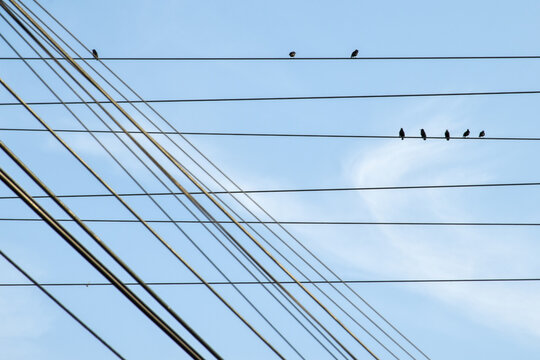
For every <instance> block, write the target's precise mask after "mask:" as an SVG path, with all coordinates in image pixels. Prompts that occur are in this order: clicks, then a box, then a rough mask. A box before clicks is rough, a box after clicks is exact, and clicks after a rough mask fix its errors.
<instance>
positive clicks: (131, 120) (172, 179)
mask: <svg viewBox="0 0 540 360" xmlns="http://www.w3.org/2000/svg"><path fill="white" fill-rule="evenodd" d="M10 2H11V3H12V4H13V5H14V6H16V7H17V8H18V10H19V11H20V12H21V13H23V14H24V16H25V17H26V18H27V19H28V20H29V21H30V22H32V24H33V25H34V26H35V27H36V28H37V29H39V31H40V32H41V33H42V34H43V35H45V36H46V37H47V38H48V39H49V41H51V42H52V43H53V44H54V46H55V48H56V49H58V50H59V51H60V52H61V53H62V55H63V56H64V57H66V58H67V59H69V63H70V64H71V65H72V66H73V67H74V68H75V69H76V70H77V71H78V72H79V73H80V75H82V76H83V77H84V78H85V79H86V80H88V81H89V82H90V83H91V84H92V85H93V86H94V87H95V88H96V89H97V90H99V91H100V92H101V93H102V94H103V95H104V96H105V97H106V98H107V99H108V100H109V101H110V102H112V103H113V104H114V106H115V107H116V108H117V109H118V110H119V111H120V112H121V113H122V115H124V116H125V117H126V118H127V119H128V120H129V121H130V122H131V123H132V124H133V125H134V126H135V127H137V128H138V129H139V130H140V131H141V132H143V134H144V135H145V137H146V138H147V139H148V140H149V141H150V142H151V143H152V144H153V145H154V146H155V147H156V148H157V149H158V150H159V151H160V152H161V153H162V154H163V155H164V156H165V157H166V158H168V159H169V160H170V162H171V163H172V165H174V166H175V167H176V168H177V169H178V170H180V171H181V172H182V173H183V174H184V175H185V176H186V177H187V178H188V179H189V180H190V181H191V182H192V183H193V184H194V185H195V186H197V187H198V188H199V189H200V190H201V191H203V192H205V190H204V188H203V187H202V186H201V185H200V184H199V183H198V182H197V181H196V180H195V179H193V177H191V176H190V174H189V173H187V172H186V170H185V169H184V167H183V166H182V165H181V164H180V163H179V162H178V161H177V160H176V159H175V158H174V157H173V156H172V155H171V154H170V153H169V152H168V151H167V150H165V149H164V148H163V147H162V146H161V145H160V144H159V143H157V142H156V140H155V139H154V138H152V137H151V136H150V135H148V134H147V133H146V132H145V130H144V129H143V128H142V127H141V126H140V125H139V124H138V123H137V122H136V121H135V120H134V119H133V118H132V117H131V116H130V115H129V114H128V113H127V112H126V111H125V110H124V109H123V108H122V107H121V106H119V104H118V103H117V102H116V101H115V100H114V99H113V98H112V97H111V96H110V95H109V94H108V93H107V92H106V91H104V90H103V88H102V87H101V86H100V85H99V84H98V83H97V82H96V81H95V80H94V79H93V78H92V77H90V76H89V75H88V74H87V73H86V72H85V71H84V70H83V69H82V68H81V67H80V66H79V65H78V64H77V63H76V62H75V61H73V60H72V59H71V58H70V56H69V54H67V53H66V52H65V51H64V50H63V49H62V48H61V47H60V46H59V45H58V44H57V43H56V42H55V41H54V40H53V39H52V38H50V36H49V35H48V34H47V33H46V32H44V31H43V29H42V28H41V27H40V26H39V25H38V24H37V23H36V22H35V20H33V19H32V18H31V17H29V16H28V14H27V13H26V12H25V11H24V10H23V9H21V7H20V6H19V5H18V4H17V3H16V2H15V0H10ZM15 20H16V21H17V19H15ZM18 23H19V22H18ZM19 25H20V26H21V27H22V28H23V29H25V31H26V32H27V33H28V34H29V35H30V36H32V37H33V35H32V34H31V33H30V32H29V31H28V30H27V29H26V27H25V26H24V25H22V24H19ZM33 38H34V41H36V42H38V43H39V40H37V39H35V37H33ZM42 48H43V50H44V51H46V52H47V53H48V55H49V56H51V54H50V53H49V52H48V50H47V49H46V48H44V47H42ZM57 63H58V62H57ZM58 64H59V63H58ZM59 66H60V67H61V65H60V64H59ZM70 76H71V75H70ZM71 77H72V76H71ZM72 79H73V80H74V81H76V80H75V78H73V77H72ZM88 95H89V96H90V97H91V98H93V96H91V94H89V93H88ZM93 100H94V101H95V99H94V98H93ZM101 109H102V110H103V111H104V112H105V113H107V114H108V116H109V117H110V118H111V120H113V121H114V122H115V123H116V124H117V126H118V127H120V128H121V129H122V130H125V129H124V127H123V126H122V125H121V124H120V123H119V122H118V121H116V119H114V117H112V116H111V115H110V114H109V113H108V112H107V111H106V110H105V108H103V107H101ZM127 135H128V137H130V139H131V140H132V141H133V142H134V143H135V144H136V145H137V147H139V149H140V150H141V151H142V152H143V153H145V155H146V156H147V157H148V158H149V159H150V160H151V161H152V162H153V163H154V165H156V166H157V167H158V168H159V169H160V171H161V172H162V173H163V174H164V175H165V176H167V177H168V178H169V180H170V181H171V182H173V183H174V184H175V185H176V186H177V187H178V188H179V189H180V190H181V191H182V192H184V193H185V194H186V196H187V197H188V199H189V200H190V201H191V202H192V203H193V205H195V206H196V207H197V208H198V209H199V210H200V211H201V213H203V214H204V215H205V216H206V217H207V218H208V219H209V220H210V221H213V220H214V219H213V217H212V215H211V214H210V213H208V211H207V210H206V209H205V208H203V207H202V206H201V205H200V204H199V203H198V201H197V200H196V199H195V198H193V197H192V196H191V195H190V194H189V193H188V192H187V191H186V190H185V189H184V187H183V186H182V185H181V184H180V183H179V182H178V181H177V180H176V179H175V178H174V177H173V176H172V175H171V174H170V173H169V172H168V171H167V170H166V169H165V168H164V167H163V166H162V165H161V164H160V163H159V162H158V161H156V160H155V158H154V157H153V156H152V155H151V154H150V153H148V151H147V150H146V149H145V148H144V147H143V146H142V145H140V143H139V142H138V141H137V140H136V139H134V138H133V137H132V136H131V135H130V134H127ZM205 195H206V197H207V198H208V199H209V200H210V201H211V202H212V203H213V204H214V205H215V206H216V207H217V208H218V209H220V211H221V212H223V214H224V215H225V216H227V217H228V218H229V219H230V220H231V221H232V222H233V223H234V224H235V225H236V226H237V227H238V228H239V230H241V231H242V232H243V233H244V234H245V235H246V236H247V237H248V238H249V239H250V240H251V241H252V242H253V243H254V244H255V245H256V246H257V247H258V248H259V249H260V250H262V251H263V252H264V253H265V254H266V255H267V256H268V257H269V258H270V259H271V260H272V261H273V262H274V263H275V264H276V265H277V266H278V267H279V268H281V270H283V271H284V272H285V273H286V274H287V275H288V276H289V277H290V278H291V279H292V280H293V281H295V282H297V280H296V278H295V277H294V275H292V274H291V273H290V272H289V271H288V270H287V269H286V268H284V267H283V265H282V264H281V263H280V262H279V261H278V260H277V259H276V258H275V257H274V256H273V255H272V254H271V253H269V252H268V250H267V249H265V248H264V247H263V246H262V245H261V244H260V242H259V241H258V240H257V239H256V238H255V237H253V235H251V234H250V233H249V232H248V231H247V230H246V229H245V228H244V227H243V226H242V225H241V224H240V223H239V222H238V221H237V220H236V219H235V218H234V217H232V216H231V215H230V213H229V212H227V210H225V209H224V208H223V206H222V205H220V203H219V202H217V201H216V200H215V199H214V198H213V197H212V196H211V195H210V194H208V193H206V192H205ZM224 231H225V232H226V230H225V229H224ZM231 238H232V239H233V241H235V242H236V243H237V245H238V246H239V247H240V248H242V250H243V251H244V252H245V253H246V254H248V255H249V256H250V257H251V258H252V260H253V261H254V262H255V263H257V264H258V266H259V267H260V268H261V269H263V271H265V273H267V275H268V276H269V277H271V278H272V279H273V280H274V278H273V275H272V274H271V273H270V272H269V271H268V270H267V269H266V268H265V267H263V266H262V265H261V264H260V263H259V262H258V260H256V259H255V258H254V257H253V256H252V255H251V254H249V252H248V251H247V250H246V249H245V248H244V247H243V245H242V244H240V243H239V242H238V241H237V240H236V239H234V237H232V236H231ZM297 284H298V285H299V287H300V288H301V289H302V290H303V291H304V292H305V293H306V294H307V295H308V296H309V297H310V298H311V299H312V300H313V301H315V302H316V303H317V304H318V305H319V306H320V307H321V308H322V309H323V310H324V311H325V312H326V313H327V314H328V315H329V316H330V317H331V318H333V319H334V320H335V321H336V323H337V324H338V325H340V326H341V327H342V328H343V329H344V330H345V331H346V332H347V333H348V334H349V335H350V336H351V337H352V338H353V339H354V340H356V342H358V343H359V344H360V345H361V346H362V347H363V348H364V349H365V350H366V351H367V352H368V353H369V354H370V355H371V356H372V357H373V358H377V356H376V355H375V354H374V353H373V352H372V351H371V350H370V349H369V348H368V347H367V346H366V345H365V344H364V343H363V342H362V341H360V339H359V338H358V337H357V336H356V335H355V334H354V333H352V332H351V331H350V330H349V329H348V328H347V327H346V326H345V325H344V324H343V323H342V322H341V321H340V320H339V319H338V318H337V317H336V316H335V315H333V313H332V312H331V311H330V310H329V309H328V308H327V307H326V306H324V305H323V304H322V303H321V302H320V301H319V300H318V299H317V298H316V297H315V296H314V295H313V294H312V293H311V292H310V291H309V290H308V289H307V288H305V287H304V286H303V285H302V284H300V283H298V282H297ZM282 290H283V291H284V292H285V293H287V294H288V295H289V297H290V298H291V299H293V300H294V301H295V302H296V303H297V304H298V305H299V306H300V307H301V308H303V309H304V311H305V312H306V313H308V314H310V316H312V315H311V313H310V312H309V311H308V310H307V309H306V308H305V307H304V305H302V304H301V303H300V302H299V301H298V300H297V299H296V297H294V296H293V295H292V294H291V293H290V292H289V291H288V290H287V289H285V288H284V287H282ZM312 318H313V319H314V320H315V321H316V322H317V323H319V325H320V326H322V324H320V322H319V321H318V320H317V319H316V318H315V317H313V316H312ZM328 334H329V335H330V336H331V337H332V338H333V339H334V341H336V342H337V343H338V344H340V346H341V347H342V348H343V349H344V350H345V351H346V352H347V353H348V354H349V355H350V356H352V357H354V355H353V354H352V353H351V352H350V350H348V349H347V347H345V346H343V344H341V342H340V341H339V340H338V339H337V338H335V336H334V335H333V334H332V333H330V332H328Z"/></svg>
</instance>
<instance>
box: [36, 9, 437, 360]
mask: <svg viewBox="0 0 540 360" xmlns="http://www.w3.org/2000/svg"><path fill="white" fill-rule="evenodd" d="M34 2H35V3H36V4H37V5H38V6H39V7H40V8H41V9H42V10H44V11H45V12H46V13H47V14H48V15H49V16H50V17H51V18H52V19H53V20H54V21H55V22H56V23H57V24H59V25H60V26H61V27H62V28H63V29H64V30H66V32H67V33H69V34H70V35H71V36H72V37H73V38H74V39H75V40H76V41H77V42H78V43H79V44H80V45H81V46H83V47H84V48H85V49H86V50H87V51H89V52H90V50H89V49H88V48H86V46H85V45H84V44H83V43H82V42H80V41H79V40H78V39H77V38H76V37H75V36H74V35H73V34H72V33H71V32H70V31H69V30H68V29H66V28H65V27H64V26H63V25H62V23H60V22H59V21H58V20H57V19H56V18H55V17H54V16H53V15H52V14H50V13H49V12H48V11H47V10H46V9H45V8H43V6H41V4H39V2H37V1H36V0H34ZM45 26H46V24H45ZM51 30H52V29H51ZM66 45H67V44H66ZM87 64H88V63H87ZM103 65H104V66H105V67H106V68H107V69H108V70H109V71H110V72H111V73H112V74H113V75H114V76H115V77H116V78H117V79H118V80H119V81H120V82H121V83H122V84H124V85H125V86H126V87H127V88H128V89H130V91H132V92H133V93H134V94H135V95H136V96H137V97H138V98H139V99H140V100H143V99H142V98H141V97H140V96H139V95H138V94H137V93H136V92H135V91H134V90H133V89H132V88H131V87H129V85H127V84H126V83H125V82H124V81H123V80H122V79H121V78H119V77H118V76H117V75H116V74H115V73H114V72H113V71H112V70H111V69H110V68H108V67H107V65H105V64H103ZM90 67H91V65H90ZM98 75H99V73H98ZM100 76H101V75H100ZM102 78H103V77H102ZM104 80H106V79H104ZM109 84H110V83H109ZM110 85H111V84H110ZM111 86H112V85H111ZM113 88H114V86H113ZM146 105H147V106H148V107H149V108H150V109H152V111H153V112H154V113H156V114H157V115H158V116H159V117H160V118H161V119H163V120H164V121H165V122H166V123H167V124H168V125H169V126H170V127H171V128H173V129H174V127H173V126H172V125H171V124H170V123H168V122H167V121H166V119H165V118H163V117H162V116H161V115H160V114H159V113H158V112H157V111H156V110H155V109H154V108H152V106H150V105H149V104H147V103H146ZM132 106H134V107H135V108H136V109H137V107H136V106H135V105H133V104H132ZM139 112H140V111H139ZM141 114H143V113H142V112H141ZM143 115H144V114H143ZM145 117H146V116H145ZM146 118H147V117H146ZM174 130H176V129H174ZM182 137H183V136H182ZM184 140H186V142H188V144H189V145H190V146H191V147H193V148H194V149H195V150H196V151H197V152H198V153H199V154H201V155H202V156H203V157H204V158H205V159H206V160H207V161H209V163H210V164H211V165H212V166H213V167H214V168H216V169H217V170H218V171H219V172H220V173H222V174H223V175H224V176H225V177H227V176H226V175H225V174H224V173H223V172H222V171H221V170H220V169H219V168H217V167H216V165H215V164H214V163H212V162H211V161H210V160H209V159H208V158H207V157H206V156H204V154H202V153H201V152H200V151H199V150H198V149H197V148H196V147H195V146H194V145H193V144H192V143H191V142H189V140H187V139H185V138H184ZM173 143H174V142H173ZM177 146H178V145H177ZM182 151H183V150H182ZM227 179H228V180H229V181H231V182H232V183H233V184H234V185H235V186H236V187H237V188H238V189H240V188H239V187H238V185H237V184H235V183H234V182H233V181H232V180H231V179H230V178H228V177H227ZM240 190H241V189H240ZM246 196H248V195H246ZM233 198H234V197H233ZM248 198H250V197H249V196H248ZM250 200H251V201H252V202H254V203H255V204H256V205H257V206H258V207H259V208H260V205H258V204H257V203H256V202H255V201H254V200H253V199H251V198H250ZM246 209H247V208H246ZM261 209H262V208H261ZM262 210H263V211H264V209H262ZM265 213H267V212H266V211H265ZM267 214H268V213H267ZM268 215H269V214H268ZM284 230H285V229H284ZM285 231H286V232H287V233H288V234H289V235H290V236H291V237H292V238H293V239H294V240H295V241H297V242H299V241H298V239H296V238H295V237H294V236H292V234H290V233H289V232H288V231H287V230H285ZM278 238H279V237H278ZM280 240H281V239H280ZM300 245H302V244H301V243H300ZM302 246H303V245H302ZM304 248H305V247H304ZM305 249H306V248H305ZM306 250H307V251H308V252H309V253H310V254H311V255H312V256H314V257H315V258H316V259H317V261H319V262H320V263H321V264H322V265H323V266H324V267H326V268H327V269H328V270H329V271H330V272H331V273H333V272H332V271H331V269H329V268H328V267H327V266H326V265H324V263H322V262H321V261H320V259H318V258H317V257H316V256H315V255H314V254H313V253H311V252H310V251H309V250H308V249H306ZM296 254H297V253H296ZM297 255H298V254H297ZM304 261H305V260H304ZM306 263H307V264H308V265H309V266H311V265H310V264H309V262H306ZM333 274H334V275H335V276H336V277H337V274H335V273H333ZM350 290H351V291H352V292H353V293H354V294H355V295H356V296H357V297H358V298H359V299H360V300H361V301H363V302H364V303H365V304H366V305H367V306H368V307H370V309H371V310H373V311H374V312H375V313H376V314H377V315H378V316H379V317H381V318H382V319H383V320H384V321H385V322H386V323H387V324H388V325H390V326H391V327H392V328H393V329H394V330H395V331H396V332H397V333H398V334H399V335H400V336H402V337H403V338H404V339H405V340H406V341H407V342H409V343H410V344H411V345H412V346H414V347H415V348H416V349H417V350H418V351H419V352H420V353H422V355H424V356H425V357H426V358H428V357H427V355H425V353H423V352H422V351H421V350H420V349H419V348H418V347H417V346H416V345H415V344H413V343H412V342H411V341H410V340H409V339H408V338H406V337H405V336H404V335H403V334H402V333H401V332H399V330H397V329H396V328H395V327H394V326H393V325H392V324H391V323H389V322H388V320H387V319H385V318H384V317H383V316H382V315H381V314H380V313H379V312H377V311H376V310H375V309H374V308H373V307H372V306H371V305H369V303H367V302H366V301H365V300H364V299H363V298H362V297H361V296H359V295H358V294H357V293H356V292H355V291H354V290H353V289H350ZM347 300H348V299H347ZM348 301H350V300H348ZM353 305H354V304H353ZM368 319H369V318H368ZM370 321H371V320H370Z"/></svg>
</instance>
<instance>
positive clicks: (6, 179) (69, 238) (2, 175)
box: [0, 2, 203, 360]
mask: <svg viewBox="0 0 540 360" xmlns="http://www.w3.org/2000/svg"><path fill="white" fill-rule="evenodd" d="M0 4H1V2H0ZM0 180H1V181H2V182H3V183H4V184H5V185H6V186H7V187H9V188H10V189H11V190H12V191H13V192H14V193H15V194H17V195H18V196H20V198H21V200H22V201H23V202H24V203H25V204H26V205H28V207H29V208H30V209H31V210H32V211H34V212H35V213H36V215H38V216H39V217H40V218H41V219H42V220H43V221H45V222H46V223H47V225H49V226H50V227H51V228H52V229H53V230H54V231H55V232H56V233H57V234H58V235H60V237H62V238H63V239H64V240H65V241H66V242H67V243H68V244H69V245H70V246H71V247H72V248H73V249H74V250H75V251H77V252H78V253H79V254H80V255H81V256H82V257H83V258H84V259H85V260H86V261H88V262H89V263H90V264H91V265H92V266H93V267H94V268H95V269H96V270H97V271H98V272H100V273H101V275H103V276H104V277H105V278H106V279H107V280H108V281H110V282H111V283H113V284H114V285H115V287H116V288H117V289H118V290H119V291H120V292H121V293H122V294H123V295H124V296H125V297H126V298H127V299H128V300H129V301H130V302H131V303H132V304H133V305H135V306H136V307H137V308H138V309H139V310H140V311H142V312H143V313H144V314H145V315H146V316H147V317H148V318H149V319H150V320H151V321H152V322H154V324H156V325H157V326H158V327H159V328H160V329H161V330H162V331H163V332H165V333H166V334H167V336H169V337H170V338H171V340H173V341H174V342H175V343H176V344H177V345H178V346H180V347H181V348H182V349H183V350H184V351H185V352H186V353H187V354H188V355H189V356H190V357H191V358H193V359H200V360H202V359H203V357H202V356H201V355H200V354H199V353H198V352H197V351H196V350H195V349H194V348H192V347H191V345H190V344H189V343H187V342H186V341H185V340H184V339H183V338H182V337H181V336H180V335H178V334H177V333H176V332H175V331H174V330H173V329H172V328H171V327H170V326H169V325H168V324H167V323H166V322H164V321H163V319H161V318H160V317H159V316H158V315H157V314H156V313H154V312H153V311H152V309H150V308H149V307H148V305H146V304H145V303H144V302H143V301H142V300H140V299H139V298H138V297H137V296H136V295H135V294H134V293H133V292H132V291H131V290H130V289H129V288H128V287H127V286H125V285H124V284H123V283H122V281H120V279H118V278H117V277H116V276H115V275H114V273H112V272H111V271H110V270H109V269H108V268H107V267H106V266H105V265H103V264H102V263H101V262H100V261H99V260H98V259H97V258H96V257H95V256H94V255H93V254H92V253H90V252H89V251H88V250H87V249H86V248H85V247H84V246H83V245H82V244H81V243H80V242H79V241H78V240H77V239H76V238H75V237H73V235H71V234H70V233H69V232H68V231H67V230H65V229H64V228H63V227H62V225H60V224H59V223H58V222H57V221H56V220H55V219H54V218H53V217H52V216H51V215H49V213H47V211H45V210H44V209H43V208H42V207H41V206H40V205H39V204H38V203H37V202H36V201H35V200H34V199H32V198H31V197H30V195H28V194H27V193H26V192H25V190H24V189H23V188H21V187H20V185H19V184H17V183H16V182H15V181H14V180H13V179H11V177H10V176H9V175H8V174H7V173H6V172H5V171H4V170H3V169H2V168H0Z"/></svg>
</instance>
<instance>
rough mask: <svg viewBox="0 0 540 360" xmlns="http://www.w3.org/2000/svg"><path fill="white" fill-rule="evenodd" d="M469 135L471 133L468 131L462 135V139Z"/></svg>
mask: <svg viewBox="0 0 540 360" xmlns="http://www.w3.org/2000/svg"><path fill="white" fill-rule="evenodd" d="M469 135H471V132H470V130H469V129H467V131H465V132H464V133H463V137H464V138H466V137H467V136H469Z"/></svg>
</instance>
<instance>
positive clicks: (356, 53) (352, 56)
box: [351, 49, 358, 59]
mask: <svg viewBox="0 0 540 360" xmlns="http://www.w3.org/2000/svg"><path fill="white" fill-rule="evenodd" d="M357 56H358V49H356V50H354V51H353V52H352V54H351V59H352V58H355V57H357Z"/></svg>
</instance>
